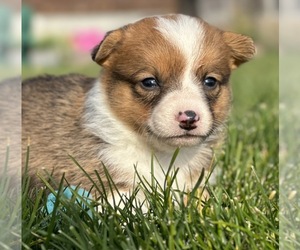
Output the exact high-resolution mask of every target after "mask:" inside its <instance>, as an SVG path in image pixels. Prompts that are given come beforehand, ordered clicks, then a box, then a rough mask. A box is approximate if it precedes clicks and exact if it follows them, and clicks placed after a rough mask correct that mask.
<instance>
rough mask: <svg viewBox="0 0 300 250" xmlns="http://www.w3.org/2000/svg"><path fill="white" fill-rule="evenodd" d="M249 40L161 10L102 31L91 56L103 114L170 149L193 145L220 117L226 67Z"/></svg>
mask: <svg viewBox="0 0 300 250" xmlns="http://www.w3.org/2000/svg"><path fill="white" fill-rule="evenodd" d="M254 52H255V49H254V45H253V41H252V40H251V39H250V38H248V37H246V36H243V35H239V34H235V33H231V32H224V31H221V30H219V29H217V28H215V27H213V26H210V25H209V24H207V23H205V22H204V21H202V20H201V19H198V18H193V17H189V16H184V15H167V16H159V17H150V18H145V19H142V20H140V21H138V22H136V23H133V24H129V25H127V26H124V27H122V28H120V29H118V30H114V31H112V32H110V33H108V34H107V35H106V37H105V39H104V40H103V41H102V43H101V44H99V45H98V46H97V47H96V48H95V49H94V51H93V53H92V58H93V60H94V61H96V62H97V63H98V64H99V65H101V66H102V67H103V78H102V84H103V86H104V90H105V91H106V95H107V97H108V98H107V100H108V102H109V107H110V108H111V112H113V114H114V115H115V116H116V117H118V119H119V120H121V121H122V122H123V123H124V124H126V125H127V126H129V127H130V128H131V129H132V130H135V131H136V132H137V133H139V134H141V135H142V136H144V137H146V138H147V139H148V141H151V140H153V141H156V142H157V141H158V142H161V143H162V144H167V145H171V146H175V147H178V146H179V147H180V146H194V145H197V144H200V143H201V142H203V141H204V140H209V138H210V137H211V136H212V135H213V134H215V133H216V131H218V130H219V128H220V127H221V126H222V125H223V124H224V122H225V120H226V117H227V115H228V111H229V106H230V100H231V93H230V86H229V77H230V74H231V71H232V70H233V69H235V68H236V67H238V66H239V65H241V64H242V63H244V62H246V61H248V60H249V59H251V58H252V56H253V54H254Z"/></svg>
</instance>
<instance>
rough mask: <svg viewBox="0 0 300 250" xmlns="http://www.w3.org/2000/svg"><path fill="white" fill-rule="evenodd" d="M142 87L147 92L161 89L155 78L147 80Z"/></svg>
mask: <svg viewBox="0 0 300 250" xmlns="http://www.w3.org/2000/svg"><path fill="white" fill-rule="evenodd" d="M141 85H142V87H143V88H144V89H146V90H154V89H156V88H158V87H159V85H158V82H157V80H156V79H155V78H153V77H149V78H145V79H144V80H142V82H141Z"/></svg>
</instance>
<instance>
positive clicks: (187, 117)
mask: <svg viewBox="0 0 300 250" xmlns="http://www.w3.org/2000/svg"><path fill="white" fill-rule="evenodd" d="M199 119H200V118H199V116H198V115H197V113H196V112H195V111H193V110H186V111H184V112H183V113H182V112H179V113H178V121H179V127H180V128H182V129H184V130H187V131H190V130H192V129H195V128H197V125H196V123H197V122H198V121H199Z"/></svg>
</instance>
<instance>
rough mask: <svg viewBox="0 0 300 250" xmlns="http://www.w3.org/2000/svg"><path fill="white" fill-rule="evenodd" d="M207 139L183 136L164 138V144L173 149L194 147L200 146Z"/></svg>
mask: <svg viewBox="0 0 300 250" xmlns="http://www.w3.org/2000/svg"><path fill="white" fill-rule="evenodd" d="M205 139H206V137H203V136H195V135H181V136H173V137H167V138H162V142H164V143H165V144H168V145H169V146H173V147H179V148H180V147H193V146H198V145H200V144H201V143H203V142H204V141H205Z"/></svg>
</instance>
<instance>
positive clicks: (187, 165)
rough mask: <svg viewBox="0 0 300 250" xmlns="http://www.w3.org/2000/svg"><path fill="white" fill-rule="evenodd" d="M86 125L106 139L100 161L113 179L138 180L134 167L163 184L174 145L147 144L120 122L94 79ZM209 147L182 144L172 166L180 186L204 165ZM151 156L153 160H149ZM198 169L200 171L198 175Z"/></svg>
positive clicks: (189, 184)
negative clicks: (176, 170) (110, 172)
mask: <svg viewBox="0 0 300 250" xmlns="http://www.w3.org/2000/svg"><path fill="white" fill-rule="evenodd" d="M84 119H85V127H86V128H87V129H88V130H89V131H90V132H92V133H93V134H95V135H96V136H98V137H100V138H101V139H102V140H103V141H104V142H105V143H103V144H102V145H100V146H99V161H102V162H103V163H104V165H105V166H106V167H107V168H108V170H109V171H112V173H117V174H114V178H115V179H114V182H115V183H118V182H122V183H124V182H125V183H132V185H134V181H137V180H138V178H137V177H136V175H135V168H136V170H137V172H138V174H139V175H140V177H142V178H145V179H146V180H147V181H148V182H149V183H151V178H152V177H151V175H152V173H151V172H152V171H153V175H154V176H155V178H156V180H157V181H158V183H159V184H160V185H161V186H163V183H164V180H165V174H166V172H167V170H168V169H169V166H170V162H171V159H172V157H173V155H174V152H175V150H176V148H174V147H168V146H166V145H159V143H158V144H157V145H155V148H154V147H153V145H149V144H148V143H147V141H146V140H145V138H142V136H140V135H138V134H137V133H136V132H134V131H131V130H130V129H129V128H127V127H126V126H125V125H123V124H122V123H121V122H120V121H119V120H118V119H117V118H116V117H114V115H113V114H112V112H111V110H110V108H109V107H108V105H107V101H106V96H105V94H104V93H103V90H102V89H101V84H100V83H99V82H96V83H95V85H94V87H93V88H92V90H91V91H90V92H89V93H88V97H87V101H86V113H85V117H84ZM210 158H211V149H210V147H209V146H208V145H206V144H205V143H204V144H201V145H197V146H194V147H188V148H181V149H180V151H179V154H178V156H177V158H176V161H175V163H174V165H173V169H174V170H175V169H177V168H178V173H177V175H176V177H177V180H178V181H177V183H178V188H180V189H181V190H183V189H185V188H189V189H190V188H191V187H192V186H193V185H194V184H195V182H196V181H197V179H198V178H199V175H200V173H201V171H202V168H203V167H206V168H207V165H208V164H209V161H210ZM152 159H153V161H152ZM197 173H198V174H199V175H197Z"/></svg>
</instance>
